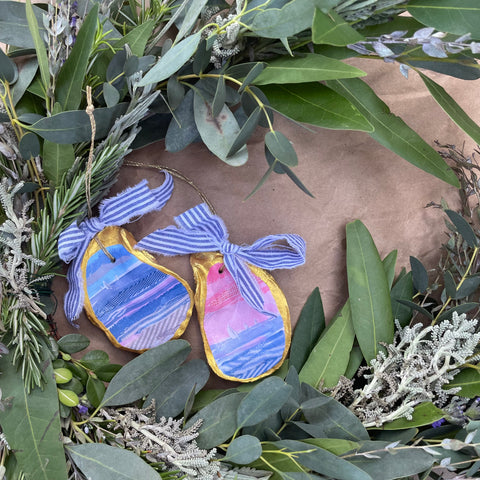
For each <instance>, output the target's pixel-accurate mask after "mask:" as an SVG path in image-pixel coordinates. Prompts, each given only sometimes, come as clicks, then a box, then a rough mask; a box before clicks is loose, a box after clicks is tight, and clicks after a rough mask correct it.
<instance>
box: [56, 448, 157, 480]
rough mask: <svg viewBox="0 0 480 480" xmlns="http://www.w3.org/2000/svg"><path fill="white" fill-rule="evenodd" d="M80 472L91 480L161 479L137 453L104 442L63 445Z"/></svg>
mask: <svg viewBox="0 0 480 480" xmlns="http://www.w3.org/2000/svg"><path fill="white" fill-rule="evenodd" d="M65 448H66V449H67V450H68V452H69V453H70V455H71V456H72V458H73V461H74V462H75V464H76V465H77V467H78V468H79V469H80V470H81V471H82V473H83V474H84V475H85V476H86V477H88V478H91V479H92V480H138V479H139V478H141V479H142V480H161V478H162V477H161V476H160V475H159V474H158V473H157V472H156V471H155V470H154V469H153V468H152V467H151V466H150V465H148V463H146V462H145V461H144V460H142V459H141V458H140V457H139V456H138V455H136V454H135V453H133V452H130V451H128V450H125V449H123V448H118V447H112V446H110V445H106V444H104V443H86V444H84V445H73V446H67V447H65ZM51 480H53V478H52V479H51Z"/></svg>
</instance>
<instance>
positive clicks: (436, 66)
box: [398, 52, 480, 80]
mask: <svg viewBox="0 0 480 480" xmlns="http://www.w3.org/2000/svg"><path fill="white" fill-rule="evenodd" d="M415 57H416V58H421V60H415V59H414V58H410V57H409V56H408V55H407V56H405V57H399V59H398V61H399V62H402V63H403V62H406V63H408V64H409V65H411V66H412V67H415V68H424V69H427V70H431V71H432V72H437V73H442V74H444V75H450V76H451V77H455V78H460V79H462V80H478V79H479V78H480V70H479V68H478V65H477V62H476V60H475V58H472V57H469V56H467V55H463V54H461V53H458V54H456V55H449V56H448V58H442V59H437V60H434V59H433V58H432V57H429V56H428V55H427V54H424V53H423V52H418V53H417V52H415Z"/></svg>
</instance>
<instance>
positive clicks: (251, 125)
mask: <svg viewBox="0 0 480 480" xmlns="http://www.w3.org/2000/svg"><path fill="white" fill-rule="evenodd" d="M260 114H261V110H260V107H257V108H256V109H255V110H254V111H253V112H252V113H251V114H250V116H249V117H248V118H247V121H246V122H245V123H244V124H243V125H242V128H240V131H239V132H238V134H237V136H236V137H235V139H234V140H233V143H232V146H231V147H230V150H229V151H228V153H227V157H230V156H232V155H234V154H235V153H237V152H238V151H239V150H240V148H242V147H243V146H244V145H246V143H247V141H248V139H249V138H250V137H251V135H252V133H253V132H254V131H255V129H256V128H257V126H258V120H259V119H260Z"/></svg>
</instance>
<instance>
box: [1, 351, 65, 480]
mask: <svg viewBox="0 0 480 480" xmlns="http://www.w3.org/2000/svg"><path fill="white" fill-rule="evenodd" d="M44 353H46V352H44ZM41 369H42V372H43V374H44V376H45V379H46V380H47V383H46V384H45V386H44V388H43V390H40V389H39V388H35V389H34V390H33V391H32V392H30V393H27V391H26V390H25V385H24V382H23V379H22V376H21V375H20V374H19V372H18V371H17V369H16V368H15V367H14V366H13V365H12V353H10V354H8V355H3V356H2V357H1V358H0V371H1V372H2V381H1V384H2V392H3V395H4V396H5V397H13V398H12V400H11V406H8V407H7V408H5V410H4V411H0V424H1V425H2V431H3V433H4V434H5V436H6V437H7V438H8V443H9V445H10V448H11V453H12V454H13V455H14V456H15V458H16V460H17V463H18V465H19V466H20V468H21V470H23V473H24V474H25V480H52V479H58V480H67V478H68V475H67V469H66V463H65V454H64V452H63V446H62V443H61V442H60V441H59V438H61V427H60V418H59V404H58V396H57V388H56V386H55V381H54V379H53V369H52V365H51V363H50V361H48V360H44V361H43V362H42V365H41Z"/></svg>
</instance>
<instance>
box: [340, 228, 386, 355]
mask: <svg viewBox="0 0 480 480" xmlns="http://www.w3.org/2000/svg"><path fill="white" fill-rule="evenodd" d="M346 232H347V278H348V293H349V296H350V310H351V314H352V317H351V319H352V320H351V321H352V324H353V329H354V330H355V335H356V337H357V340H358V344H359V346H360V348H361V350H362V353H363V356H364V357H365V360H367V362H369V361H370V360H372V359H373V358H375V357H376V356H377V354H378V352H379V351H380V342H384V343H387V344H389V343H392V341H393V333H394V328H393V327H394V325H393V315H392V304H391V300H390V288H389V286H388V281H387V278H386V274H385V269H384V267H383V265H382V262H381V260H380V256H379V254H378V251H377V248H376V246H375V243H374V242H373V239H372V237H371V235H370V233H369V231H368V230H367V228H366V227H365V225H364V224H363V223H362V222H360V221H359V220H356V221H354V222H351V223H349V224H347V228H346Z"/></svg>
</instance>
